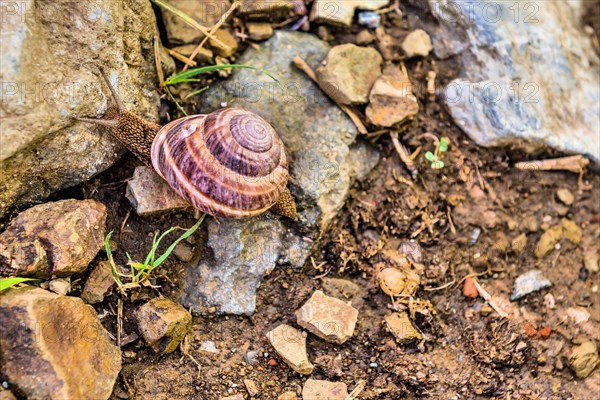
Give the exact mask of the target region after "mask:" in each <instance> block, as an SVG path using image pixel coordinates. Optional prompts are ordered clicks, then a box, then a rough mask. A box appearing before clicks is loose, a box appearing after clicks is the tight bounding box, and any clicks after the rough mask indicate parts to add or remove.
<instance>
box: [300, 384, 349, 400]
mask: <svg viewBox="0 0 600 400" xmlns="http://www.w3.org/2000/svg"><path fill="white" fill-rule="evenodd" d="M346 396H348V387H347V386H346V384H345V383H343V382H329V381H322V380H317V379H308V380H307V381H306V382H305V383H304V387H303V388H302V399H306V400H344V399H345V398H346Z"/></svg>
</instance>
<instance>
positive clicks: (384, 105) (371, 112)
mask: <svg viewBox="0 0 600 400" xmlns="http://www.w3.org/2000/svg"><path fill="white" fill-rule="evenodd" d="M418 112H419V103H418V101H417V98H416V97H415V95H414V94H413V93H412V85H411V83H410V80H409V79H408V77H407V76H406V75H404V73H402V71H401V70H400V68H398V67H396V66H395V65H393V64H389V65H386V66H385V68H384V69H383V75H381V76H380V77H379V78H378V79H377V80H376V81H375V84H374V85H373V89H372V90H371V93H370V94H369V105H368V106H367V118H368V120H369V122H371V123H372V124H373V125H378V126H383V127H391V126H394V125H396V124H399V123H401V122H402V121H404V120H405V119H406V118H409V117H413V116H415V115H416V114H417V113H418Z"/></svg>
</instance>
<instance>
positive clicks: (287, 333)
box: [267, 324, 315, 375]
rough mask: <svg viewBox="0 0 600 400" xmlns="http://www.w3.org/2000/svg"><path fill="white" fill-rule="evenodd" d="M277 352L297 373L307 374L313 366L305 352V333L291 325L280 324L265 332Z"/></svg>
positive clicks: (311, 370)
mask: <svg viewBox="0 0 600 400" xmlns="http://www.w3.org/2000/svg"><path fill="white" fill-rule="evenodd" d="M267 338H268V339H269V342H271V346H273V348H274V349H275V351H276V352H277V354H279V356H280V357H281V358H283V360H284V361H285V362H286V363H287V364H288V365H289V366H290V367H292V369H293V370H294V371H296V372H298V373H299V374H303V375H309V374H311V373H312V372H313V369H314V368H315V367H314V365H312V364H311V362H310V360H309V359H308V354H307V353H306V335H305V334H303V333H302V332H301V331H299V330H298V329H296V328H294V327H293V326H290V325H286V324H281V325H279V326H278V327H277V328H275V329H273V330H272V331H270V332H269V333H267Z"/></svg>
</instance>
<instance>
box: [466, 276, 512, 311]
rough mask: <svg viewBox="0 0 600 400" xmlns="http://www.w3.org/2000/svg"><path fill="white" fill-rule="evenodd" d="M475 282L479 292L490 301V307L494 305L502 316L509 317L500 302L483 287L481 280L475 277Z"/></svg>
mask: <svg viewBox="0 0 600 400" xmlns="http://www.w3.org/2000/svg"><path fill="white" fill-rule="evenodd" d="M473 283H474V284H475V288H477V293H479V295H480V296H481V297H483V299H484V300H485V301H487V302H488V304H489V305H490V307H492V308H493V309H494V310H495V311H496V312H497V313H498V314H499V315H500V316H501V317H502V318H508V314H507V313H506V312H505V311H504V310H503V309H502V308H500V306H499V305H498V304H496V302H495V301H494V299H492V295H491V294H489V293H488V291H487V290H485V289H484V288H482V287H481V285H480V284H479V282H477V279H473Z"/></svg>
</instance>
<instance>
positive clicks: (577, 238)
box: [561, 218, 583, 244]
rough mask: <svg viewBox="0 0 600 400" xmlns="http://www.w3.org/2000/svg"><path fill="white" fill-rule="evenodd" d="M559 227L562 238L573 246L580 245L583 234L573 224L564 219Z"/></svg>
mask: <svg viewBox="0 0 600 400" xmlns="http://www.w3.org/2000/svg"><path fill="white" fill-rule="evenodd" d="M561 225H562V234H563V236H564V237H566V238H567V239H568V240H569V241H570V242H571V243H573V244H579V243H581V238H582V237H583V233H582V232H581V229H580V228H579V227H578V226H577V224H576V223H575V222H573V221H571V220H570V219H566V218H565V219H563V220H562V221H561Z"/></svg>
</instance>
